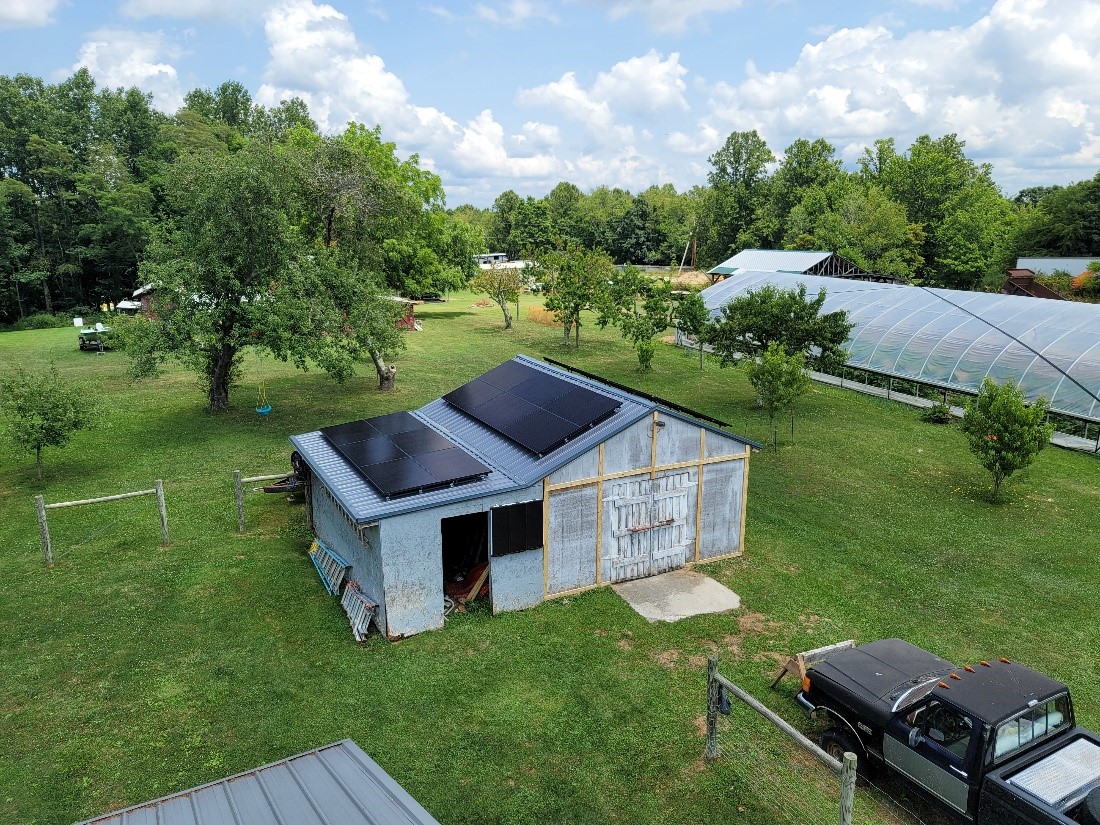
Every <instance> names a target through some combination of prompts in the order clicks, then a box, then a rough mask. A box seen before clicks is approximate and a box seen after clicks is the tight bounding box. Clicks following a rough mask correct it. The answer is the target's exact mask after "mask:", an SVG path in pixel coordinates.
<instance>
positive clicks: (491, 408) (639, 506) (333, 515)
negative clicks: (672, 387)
mask: <svg viewBox="0 0 1100 825" xmlns="http://www.w3.org/2000/svg"><path fill="white" fill-rule="evenodd" d="M290 440H291V443H292V444H293V445H294V448H295V449H296V450H297V451H298V453H299V454H300V455H301V457H302V460H303V462H304V463H305V465H306V466H307V467H308V468H309V476H310V477H309V480H308V483H307V485H306V496H307V503H308V512H309V519H310V524H311V526H312V528H313V531H314V533H315V535H316V536H317V539H318V540H317V542H316V545H315V547H314V549H313V559H314V562H315V564H317V566H318V570H319V571H320V572H321V575H322V578H323V579H324V580H325V584H326V587H327V588H328V589H329V591H330V592H332V593H333V594H334V595H338V596H340V597H341V603H342V604H343V606H344V608H345V610H346V611H347V612H348V617H349V622H350V624H351V625H352V630H353V632H354V633H355V635H356V638H364V637H365V636H366V634H367V633H368V632H369V630H370V628H371V627H375V628H377V629H378V631H380V632H381V633H382V634H383V635H385V636H386V637H388V638H391V639H394V638H400V637H403V636H407V635H411V634H413V633H419V632H421V631H424V630H430V629H434V628H438V627H441V626H442V625H443V622H444V617H445V615H446V611H447V610H448V609H449V607H450V606H451V605H453V603H454V602H455V601H459V602H462V601H466V600H471V599H476V598H479V597H480V598H488V599H489V601H490V602H491V604H492V608H493V610H494V612H501V611H505V610H518V609H523V608H527V607H533V606H535V605H537V604H540V603H542V602H543V601H544V600H545V599H548V598H554V597H556V596H561V595H565V594H567V593H574V592H577V591H580V590H585V589H588V588H591V587H598V586H601V585H604V584H610V583H613V582H617V581H624V580H626V579H631V578H641V577H643V576H649V575H654V574H656V573H661V572H665V571H667V570H672V569H676V568H678V567H684V566H687V565H691V564H694V563H696V562H701V561H708V560H712V559H716V558H722V557H725V556H730V555H736V554H739V553H740V552H741V551H742V545H743V540H744V519H745V494H746V488H747V479H748V458H749V449H750V446H752V442H750V441H748V440H746V439H742V438H739V437H737V436H734V435H731V434H730V433H727V432H725V431H723V430H721V429H718V428H716V427H713V426H710V425H708V424H705V423H703V422H701V421H699V420H696V419H694V418H691V417H689V416H687V415H683V414H681V413H679V412H676V411H674V410H671V409H667V408H665V407H663V406H662V405H660V404H658V403H657V402H655V401H651V400H648V399H644V398H640V397H638V396H634V395H632V394H630V393H629V392H625V391H623V390H621V389H618V388H615V387H611V386H608V385H606V384H603V383H600V382H598V381H594V380H591V379H589V378H585V377H582V376H580V375H576V374H574V373H571V372H568V371H566V370H563V369H558V368H556V367H554V366H551V365H549V364H545V363H542V362H540V361H536V360H534V359H531V358H528V357H526V356H517V357H516V358H514V359H513V360H511V361H507V362H505V363H504V364H501V365H500V366H498V367H496V368H494V369H493V370H490V371H489V372H487V373H485V374H484V375H482V376H479V377H478V378H475V379H473V380H472V381H470V382H467V383H466V384H464V385H462V386H460V387H457V388H455V389H454V390H453V391H452V392H449V393H447V394H446V395H444V396H443V397H442V398H439V399H436V400H435V401H432V402H430V403H428V404H426V405H424V406H423V407H421V408H420V409H418V410H413V411H411V412H409V413H400V414H392V415H389V416H381V417H378V418H375V419H367V420H365V421H361V422H354V423H350V424H346V425H339V426H336V427H326V428H323V429H321V430H318V431H315V432H310V433H303V434H300V435H295V436H292V437H291V439H290Z"/></svg>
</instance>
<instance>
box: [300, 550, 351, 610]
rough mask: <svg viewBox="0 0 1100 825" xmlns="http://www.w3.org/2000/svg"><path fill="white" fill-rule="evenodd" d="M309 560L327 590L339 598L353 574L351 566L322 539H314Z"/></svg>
mask: <svg viewBox="0 0 1100 825" xmlns="http://www.w3.org/2000/svg"><path fill="white" fill-rule="evenodd" d="M309 558H310V560H311V561H312V562H313V566H314V567H316V568H317V573H318V574H319V575H320V576H321V581H322V583H324V585H325V590H327V591H328V592H329V593H331V594H332V595H333V596H339V595H340V587H341V585H343V583H344V580H345V579H346V578H347V577H348V574H349V573H350V572H351V565H350V564H348V563H347V562H346V561H344V560H343V559H342V558H340V556H338V555H337V554H336V553H335V552H334V551H333V549H332V548H331V547H329V546H328V545H327V544H325V543H324V542H323V541H321V540H320V539H314V540H313V544H312V545H310V548H309Z"/></svg>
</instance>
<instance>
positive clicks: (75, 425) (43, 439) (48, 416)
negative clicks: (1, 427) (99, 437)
mask: <svg viewBox="0 0 1100 825" xmlns="http://www.w3.org/2000/svg"><path fill="white" fill-rule="evenodd" d="M0 413H2V415H3V418H4V421H5V424H6V425H7V436H8V439H9V440H10V441H11V442H12V443H13V444H14V445H15V446H16V447H19V448H21V449H24V450H31V451H33V452H34V464H35V477H36V478H38V479H39V480H41V479H42V448H43V447H64V446H65V445H66V444H67V443H68V442H69V439H70V438H72V435H73V433H75V432H76V431H77V430H83V429H86V428H88V427H90V426H92V425H93V424H94V423H95V420H96V417H97V415H98V408H97V406H96V404H95V400H94V396H93V395H92V393H90V392H88V390H87V389H86V388H85V387H83V386H81V385H79V384H76V383H72V382H69V381H66V380H65V379H63V378H62V377H61V375H60V373H58V371H57V366H56V365H55V364H50V368H49V370H47V371H46V372H33V373H32V372H28V371H27V370H25V369H24V368H23V367H16V369H15V372H14V374H12V375H11V376H9V377H7V378H4V379H3V380H0Z"/></svg>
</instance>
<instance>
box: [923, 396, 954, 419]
mask: <svg viewBox="0 0 1100 825" xmlns="http://www.w3.org/2000/svg"><path fill="white" fill-rule="evenodd" d="M920 417H921V420H922V421H927V422H928V423H929V424H950V423H951V418H952V416H951V407H950V406H948V405H947V404H944V403H943V402H942V401H935V402H933V404H932V406H931V407H925V408H924V409H923V410H921V413H920Z"/></svg>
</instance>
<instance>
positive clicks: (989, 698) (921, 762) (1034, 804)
mask: <svg viewBox="0 0 1100 825" xmlns="http://www.w3.org/2000/svg"><path fill="white" fill-rule="evenodd" d="M798 702H799V704H800V705H802V707H803V708H804V709H805V710H806V711H807V712H808V713H810V715H811V716H812V717H813V718H815V719H817V720H819V721H824V722H825V723H826V724H827V725H828V728H827V730H825V732H824V733H823V734H822V735H821V747H822V748H824V749H825V750H826V751H827V752H829V753H830V754H831V755H833V756H835V757H837V758H840V756H841V755H842V754H843V753H844V752H845V751H851V752H852V753H855V754H856V756H857V757H858V759H859V764H860V766H861V770H863V771H873V770H878V769H883V768H885V769H888V770H890V771H893V772H895V773H897V774H900V775H901V776H902V777H903V778H904V779H905V780H907V781H908V782H909V783H911V784H912V785H913V786H914V787H915V788H916V790H917V791H918V792H919V793H921V794H922V795H923V796H926V797H928V798H930V799H932V800H934V801H935V802H937V803H942V804H943V805H945V806H946V807H947V809H949V810H950V811H952V812H954V813H955V814H956V815H957V816H958V817H959V818H962V819H964V820H966V821H970V822H978V823H997V825H1054V823H1059V825H1071V824H1072V823H1079V824H1083V825H1100V737H1098V736H1097V735H1096V734H1095V733H1092V732H1091V731H1088V730H1085V729H1083V728H1079V727H1077V726H1076V725H1075V723H1074V719H1073V703H1072V702H1071V700H1070V695H1069V690H1068V689H1067V688H1066V686H1065V685H1063V684H1062V683H1061V682H1057V681H1055V680H1054V679H1051V678H1050V677H1048V676H1044V675H1043V674H1042V673H1039V672H1037V671H1035V670H1032V669H1031V668H1029V667H1025V666H1024V665H1021V664H1017V663H1015V662H1010V661H1009V660H1008V659H1003V658H1002V659H998V660H995V661H993V660H991V661H988V662H980V663H978V664H975V665H968V666H966V667H961V668H960V667H956V666H955V665H953V664H951V663H950V662H948V661H946V660H944V659H941V658H940V657H939V656H936V655H934V654H932V653H929V652H928V651H926V650H922V649H921V648H919V647H916V646H915V645H912V644H910V643H909V642H905V641H902V640H901V639H884V640H882V641H877V642H871V643H869V644H865V645H860V646H858V647H854V648H849V649H846V650H838V651H836V652H834V653H831V654H829V655H827V656H826V657H825V658H824V659H823V660H821V661H819V662H816V663H814V664H813V665H811V666H810V667H809V668H808V669H807V671H806V678H805V679H804V680H803V683H802V690H801V691H800V692H799V694H798Z"/></svg>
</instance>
